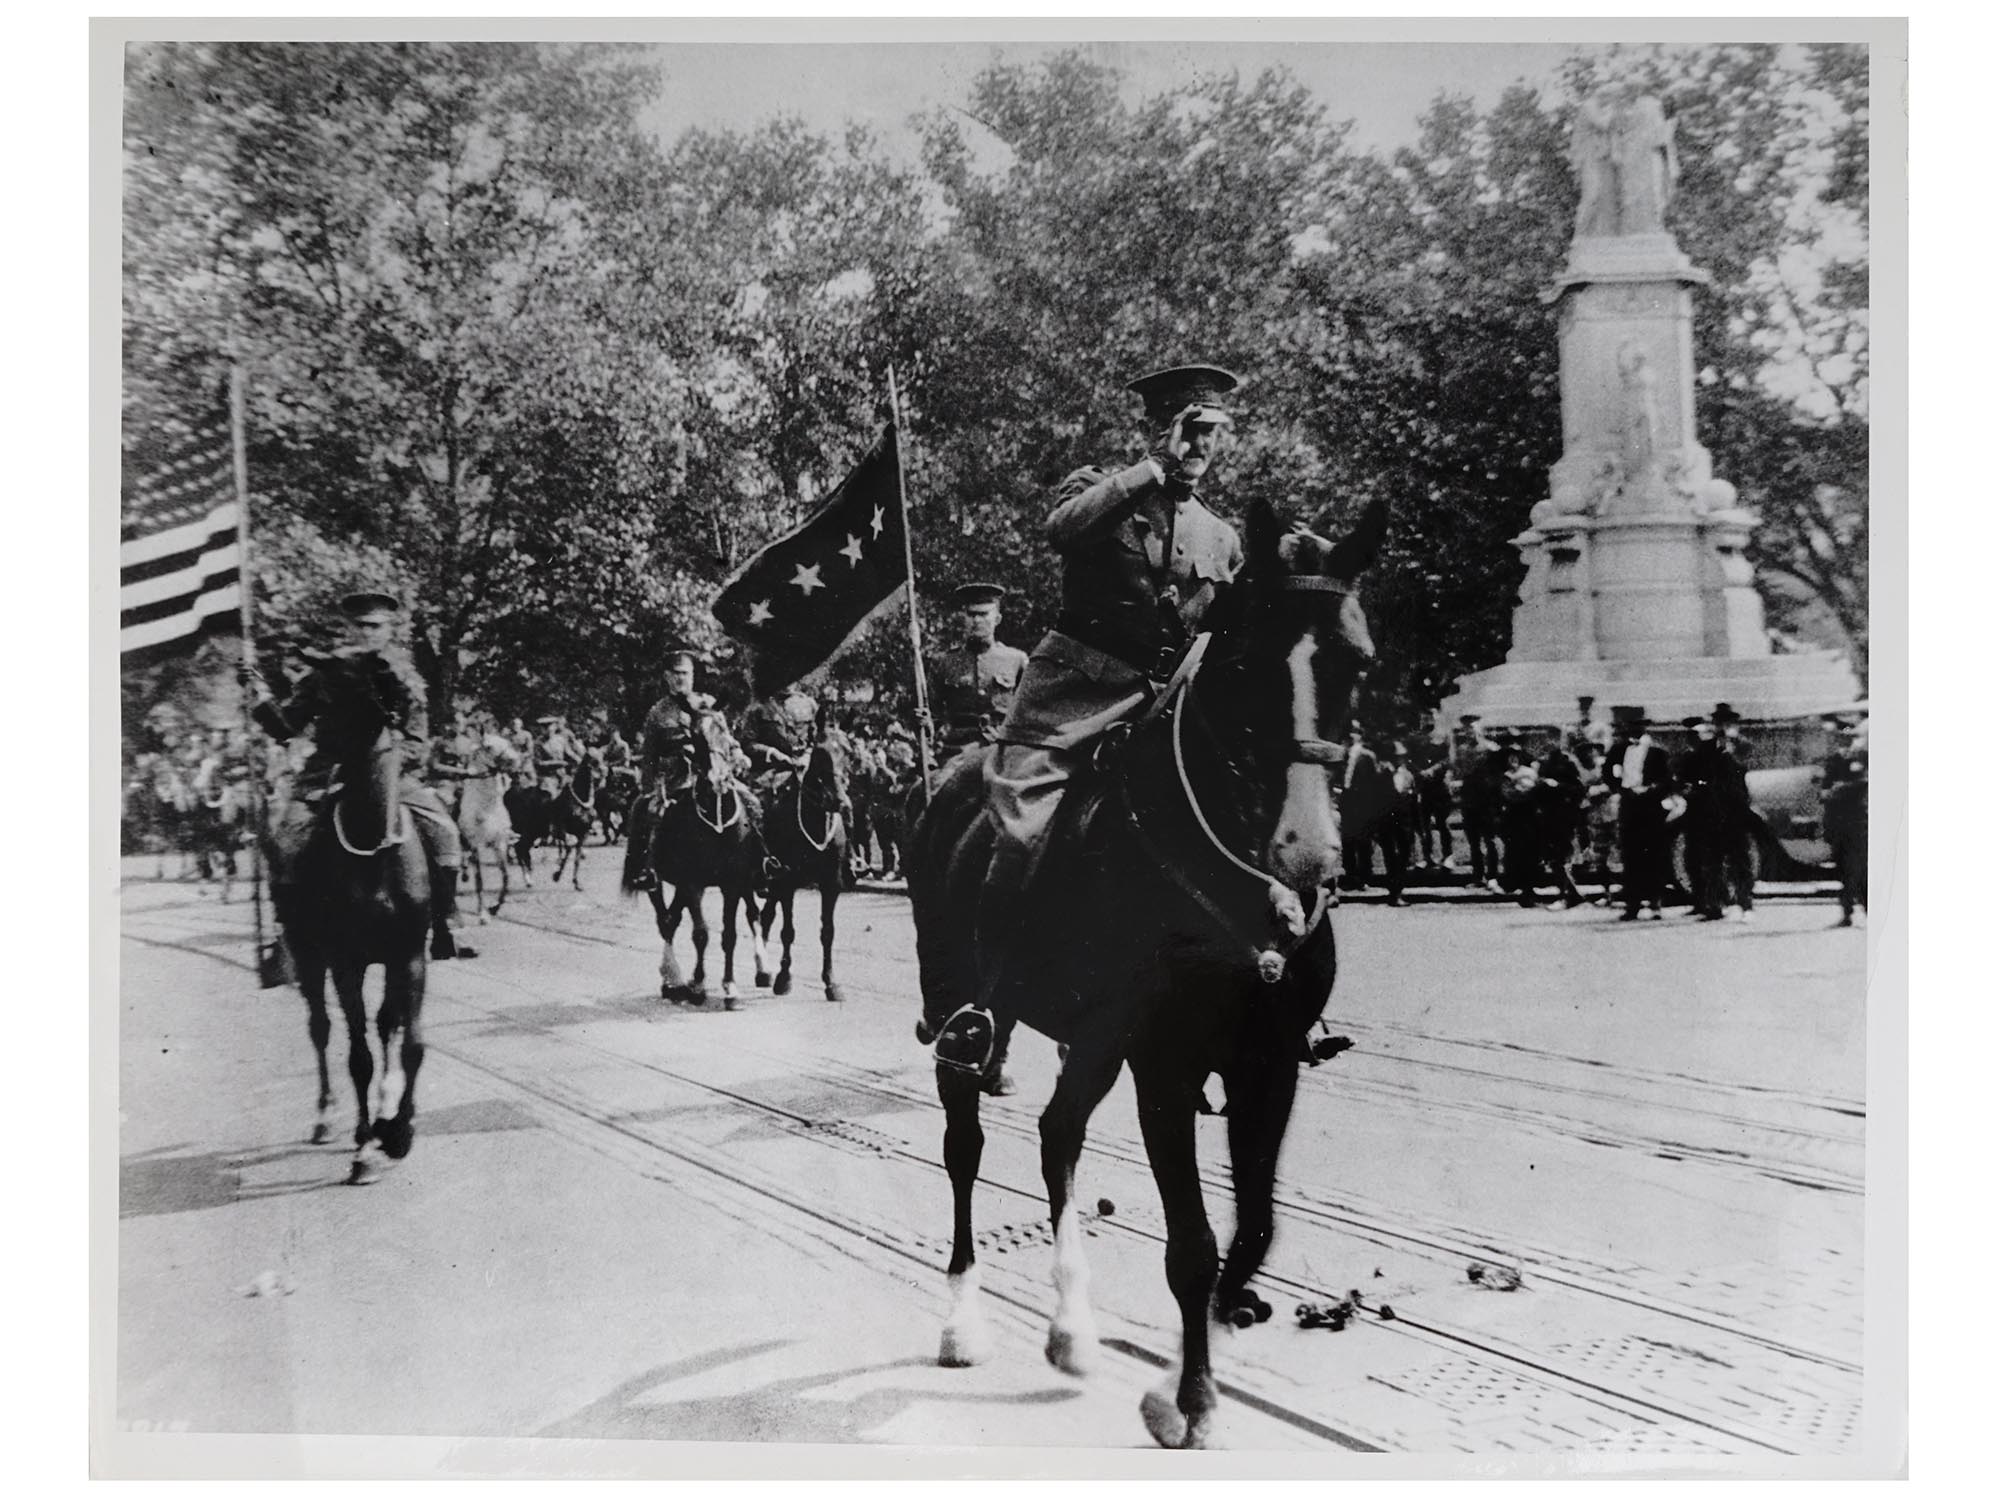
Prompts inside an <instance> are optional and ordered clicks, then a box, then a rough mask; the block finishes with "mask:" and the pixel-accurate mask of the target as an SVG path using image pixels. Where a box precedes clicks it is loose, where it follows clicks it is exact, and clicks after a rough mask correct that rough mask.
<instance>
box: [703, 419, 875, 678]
mask: <svg viewBox="0 0 2000 1500" xmlns="http://www.w3.org/2000/svg"><path fill="white" fill-rule="evenodd" d="M901 462H902V458H901V455H900V454H899V453H898V451H897V445H896V429H895V428H894V427H893V426H890V427H887V428H884V429H883V432H882V436H881V437H880V438H879V439H878V440H877V441H876V443H875V446H874V447H872V448H870V449H869V450H868V453H867V456H866V457H864V458H863V459H862V460H861V462H860V463H858V464H856V465H855V466H854V472H853V473H851V474H849V475H848V476H847V478H845V479H843V480H842V481H841V482H840V486H839V488H838V489H836V490H835V491H834V492H833V493H832V494H831V495H829V496H828V497H827V500H826V503H825V504H824V505H822V506H820V508H819V509H818V510H816V511H814V512H813V513H812V515H811V516H809V517H807V518H806V520H805V521H804V523H803V524H801V525H800V526H798V527H797V528H796V529H794V530H792V531H789V532H787V533H786V534H785V535H784V536H781V537H779V538H778V539H777V540H776V541H775V542H772V543H771V544H770V545H769V546H767V547H766V548H764V550H763V551H761V552H759V553H758V554H757V555H756V556H755V557H753V558H751V559H750V561H749V562H747V563H745V564H744V565H743V566H742V567H741V568H738V569H737V570H736V573H735V575H734V576H733V577H731V578H730V580H729V582H728V583H726V584H724V585H723V588H722V592H721V593H720V594H718V595H716V598H715V603H714V604H713V605H712V606H711V609H712V611H713V613H714V615H715V618H716V619H717V620H719V621H720V622H721V623H722V628H723V629H724V630H726V631H728V632H729V634H730V635H731V636H733V637H735V639H737V640H739V641H741V642H743V643H744V644H745V645H746V646H748V647H749V648H750V666H751V673H752V676H753V677H754V679H755V682H756V689H757V691H758V692H759V693H775V692H777V691H778V690H779V689H781V688H783V687H786V686H788V685H790V684H791V683H794V682H797V681H798V680H799V679H800V678H801V677H803V676H805V675H806V674H807V673H808V672H810V671H812V670H813V669H814V668H815V667H817V666H819V665H820V664H821V663H822V662H825V661H826V660H828V659H829V658H830V657H832V656H833V655H834V653H836V652H837V651H839V650H840V648H841V647H842V646H843V645H845V644H846V643H847V641H848V639H849V638H850V637H851V636H852V635H853V634H854V633H855V632H856V631H857V630H859V629H860V628H861V626H862V625H863V624H864V623H865V622H866V621H867V620H868V618H869V616H871V615H872V614H874V612H875V611H876V610H877V609H878V608H880V607H881V606H882V604H883V603H884V602H886V601H887V600H889V599H890V598H892V597H893V596H894V595H895V594H896V592H897V591H898V590H899V589H901V588H902V587H903V585H904V584H905V583H907V582H908V581H909V576H910V573H909V564H908V557H909V554H908V551H907V550H906V548H905V547H904V544H903V504H902V492H901V485H900V483H899V479H900V470H899V465H900V464H901Z"/></svg>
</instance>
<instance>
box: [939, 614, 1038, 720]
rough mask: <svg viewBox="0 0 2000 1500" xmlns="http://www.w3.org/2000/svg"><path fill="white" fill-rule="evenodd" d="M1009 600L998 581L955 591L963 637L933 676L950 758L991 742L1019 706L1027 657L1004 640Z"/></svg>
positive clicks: (940, 660) (940, 663) (940, 658)
mask: <svg viewBox="0 0 2000 1500" xmlns="http://www.w3.org/2000/svg"><path fill="white" fill-rule="evenodd" d="M1006 596H1007V591H1006V590H1005V589H1003V588H1001V587H1000V585H999V584H997V583H966V584H961V585H959V587H957V588H956V589H954V590H952V595H951V602H952V603H953V604H955V605H957V606H958V610H959V621H960V625H961V629H962V631H963V635H962V637H961V639H960V642H959V644H958V646H957V648H956V649H955V650H952V651H950V652H948V653H946V654H945V655H943V656H940V657H939V658H938V659H937V661H936V662H934V663H933V664H932V666H931V668H930V672H929V676H930V683H931V690H932V692H933V693H934V694H935V696H936V701H937V707H938V718H939V719H940V721H941V729H940V733H939V735H938V745H939V747H940V748H941V749H942V750H944V751H945V752H946V753H947V754H956V753H957V752H958V751H960V750H963V749H965V748H966V747H967V746H969V745H984V744H991V743H992V741H993V737H994V736H995V735H996V734H997V733H998V732H999V729H1000V725H1001V724H1002V723H1003V722H1004V721H1005V720H1006V717H1007V710H1008V709H1010V708H1012V707H1013V705H1014V693H1015V691H1016V690H1017V689H1018V688H1019V687H1020V685H1021V673H1022V672H1023V671H1024V670H1025V669H1026V667H1027V665H1028V653H1027V652H1025V651H1023V650H1022V649H1021V648H1020V647H1019V646H1009V645H1008V644H1006V643H1005V642H1004V641H1002V640H1000V639H999V630H1000V604H1001V601H1002V600H1003V599H1005V598H1006Z"/></svg>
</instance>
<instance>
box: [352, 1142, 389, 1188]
mask: <svg viewBox="0 0 2000 1500" xmlns="http://www.w3.org/2000/svg"><path fill="white" fill-rule="evenodd" d="M381 1180H382V1163H381V1162H380V1161H378V1160H377V1159H376V1158H375V1156H374V1154H373V1153H372V1152H364V1151H357V1152H355V1154H354V1164H353V1165H352V1166H350V1167H349V1168H348V1169H347V1184H348V1186H349V1187H367V1186H368V1185H369V1184H370V1183H371V1182H380V1181H381Z"/></svg>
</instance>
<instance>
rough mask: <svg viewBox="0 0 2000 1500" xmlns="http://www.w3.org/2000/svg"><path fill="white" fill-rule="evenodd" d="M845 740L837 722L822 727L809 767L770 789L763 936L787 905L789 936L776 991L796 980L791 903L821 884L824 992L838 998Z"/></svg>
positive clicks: (784, 937) (782, 934)
mask: <svg viewBox="0 0 2000 1500" xmlns="http://www.w3.org/2000/svg"><path fill="white" fill-rule="evenodd" d="M847 807H848V792H847V745H846V741H845V736H843V735H842V734H841V733H840V731H839V730H837V729H832V728H827V727H823V728H822V729H821V730H820V731H819V732H818V733H817V734H816V735H815V736H814V743H813V747H812V749H811V750H810V751H808V752H807V755H806V764H805V769H804V770H802V771H797V772H794V773H792V774H791V775H789V776H788V777H787V778H786V780H785V781H784V782H782V783H781V784H780V785H779V786H778V788H777V790H776V791H775V792H774V793H773V794H772V797H771V805H770V808H769V809H768V810H767V811H766V812H765V814H764V819H763V824H762V829H763V835H764V847H765V849H766V850H767V851H768V852H769V854H770V858H769V859H768V860H767V861H766V862H765V865H764V882H765V888H766V889H767V890H768V892H769V899H768V900H767V901H766V902H765V903H764V926H763V936H764V940H765V942H766V943H768V942H769V941H770V938H771V919H772V917H773V916H774V915H775V914H777V913H779V912H782V913H783V914H784V925H783V927H782V928H781V929H780V931H779V934H778V936H779V938H780V940H781V941H782V942H783V944H784V948H783V951H782V953H781V955H780V957H779V960H778V977H777V981H776V983H775V985H774V986H773V988H772V993H773V994H777V995H785V994H789V993H790V992H791V988H792V939H793V937H794V936H796V933H795V930H794V928H793V926H792V903H793V902H794V900H796V898H797V896H798V893H799V888H800V887H801V886H807V885H811V886H817V887H818V888H819V948H820V983H821V984H822V985H823V986H824V987H825V992H826V998H827V999H829V1000H839V999H840V998H841V993H840V986H839V984H838V983H836V982H835V980H834V977H833V913H834V908H835V907H836V906H838V905H839V903H840V893H841V891H842V890H843V889H845V888H846V885H847V880H848V874H849V871H848V868H847V814H846V809H847Z"/></svg>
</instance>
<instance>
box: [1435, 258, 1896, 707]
mask: <svg viewBox="0 0 2000 1500" xmlns="http://www.w3.org/2000/svg"><path fill="white" fill-rule="evenodd" d="M1707 281H1708V276H1707V273H1705V272H1703V271H1701V270H1699V269H1698V268H1696V267H1694V266H1692V265H1690V264H1689V262H1688V259H1687V257H1686V256H1685V255H1683V254H1681V252H1680V249H1679V247H1678V246H1677V245H1675V243H1674V240H1673V237H1672V236H1671V235H1669V234H1666V233H1664V232H1661V231H1658V230H1657V229H1646V230H1642V231H1641V232H1633V233H1626V234H1619V235H1588V234H1586V235H1580V236H1579V237H1578V238H1577V239H1576V240H1575V241H1573V242H1572V244H1571V247H1570V260H1569V264H1568V266H1567V267H1566V268H1565V269H1564V271H1563V274H1562V275H1561V276H1560V277H1559V278H1557V281H1556V284H1555V285H1554V287H1552V288H1551V289H1550V291H1549V292H1548V294H1547V300H1549V301H1550V302H1553V303H1556V304H1557V305H1558V306H1559V307H1560V309H1561V311H1560V334H1559V337H1560V340H1561V344H1560V350H1561V361H1562V418H1563V455H1562V458H1561V459H1560V460H1559V461H1558V462H1557V463H1556V464H1555V465H1554V467H1553V468H1551V469H1550V471H1549V498H1548V499H1547V500H1544V501H1542V502H1541V503H1540V504H1538V505H1537V506H1536V507H1535V508H1534V511H1533V512H1532V513H1531V515H1530V525H1529V528H1528V529H1527V530H1526V531H1524V532H1523V533H1522V534H1521V535H1520V536H1518V537H1516V538H1515V539H1514V545H1515V546H1516V547H1518V548H1519V549H1520V551H1521V556H1522V560H1523V561H1524V562H1525V563H1526V565H1527V576H1526V577H1525V578H1524V579H1523V580H1522V582H1521V590H1520V594H1519V597H1518V600H1517V602H1516V606H1515V610H1514V626H1513V638H1512V645H1511V647H1510V649H1509V650H1508V652H1507V660H1506V663H1505V664H1504V665H1502V666H1498V667H1494V668H1491V669H1489V670H1487V671H1483V672H1474V673H1472V674H1470V675H1469V676H1467V677H1464V678H1461V679H1460V681H1459V687H1458V692H1457V693H1456V694H1454V695H1453V696H1452V697H1450V698H1448V699H1446V700H1445V702H1444V704H1443V705H1442V712H1443V713H1444V714H1446V715H1448V716H1450V718H1448V719H1447V722H1450V719H1455V718H1456V716H1458V715H1460V714H1465V713H1477V714H1480V715H1481V716H1482V717H1483V718H1484V719H1485V720H1486V721H1487V722H1488V723H1489V724H1491V725H1494V726H1513V727H1530V726H1557V725H1568V724H1571V723H1573V722H1575V718H1576V713H1577V699H1578V697H1580V696H1583V695H1586V694H1587V695H1589V696H1591V697H1594V698H1596V699H1597V700H1598V702H1599V703H1600V704H1601V705H1604V706H1606V707H1609V706H1611V705H1613V704H1633V705H1635V706H1638V707H1641V708H1644V709H1646V710H1647V712H1648V713H1650V714H1651V715H1652V716H1654V717H1656V718H1662V719H1674V718H1681V717H1684V716H1686V715H1689V714H1695V713H1702V714H1705V713H1707V712H1708V711H1709V710H1711V709H1712V708H1713V707H1714V706H1715V705H1716V704H1717V703H1719V702H1727V703H1729V704H1731V705H1732V706H1733V707H1734V708H1735V709H1736V710H1737V711H1738V712H1739V713H1741V714H1743V715H1744V716H1745V717H1746V718H1748V719H1775V718H1788V717H1796V716H1800V715H1806V714H1814V713H1820V712H1824V711H1826V710H1828V709H1830V708H1834V707H1837V706H1839V705H1841V704H1844V703H1848V702H1852V701H1853V700H1854V699H1855V698H1856V697H1857V696H1858V695H1859V684H1858V683H1857V681H1856V679H1855V677H1854V674H1853V672H1852V670H1851V669H1850V668H1849V667H1848V665H1847V663H1846V661H1845V659H1844V658H1842V657H1840V656H1839V655H1837V654H1836V653H1832V652H1818V653H1810V654H1791V655H1774V654H1773V653H1772V650H1771V643H1770V639H1769V637H1768V635H1767V634H1766V632H1765V628H1764V609H1763V603H1762V601H1761V600H1760V599H1759V598H1758V595H1757V591H1756V588H1755V586H1754V579H1753V577H1752V571H1751V566H1750V563H1749V560H1748V559H1747V558H1746V557H1745V556H1744V551H1743V549H1744V546H1745V544H1746V543H1747V542H1748V541H1749V538H1750V534H1751V532H1752V531H1753V530H1754V529H1755V527H1756V525H1757V518H1756V516H1754V515H1753V514H1751V513H1750V512H1749V511H1746V510H1744V509H1742V508H1741V507H1739V506H1738V504H1737V500H1736V491H1735V488H1734V487H1733V486H1731V485H1729V484H1728V483H1726V482H1724V481H1723V480H1720V479H1718V478H1716V477H1715V475H1714V472H1713V469H1712V466H1711V462H1710V458H1709V453H1708V450H1707V449H1706V448H1704V447H1702V445H1701V444H1700V443H1699V442H1698V441H1696V438H1695V426H1694V372H1695V361H1694V332H1693V328H1694V308H1693V294H1694V289H1695V288H1696V287H1698V286H1702V285H1705V284H1706V283H1707Z"/></svg>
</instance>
